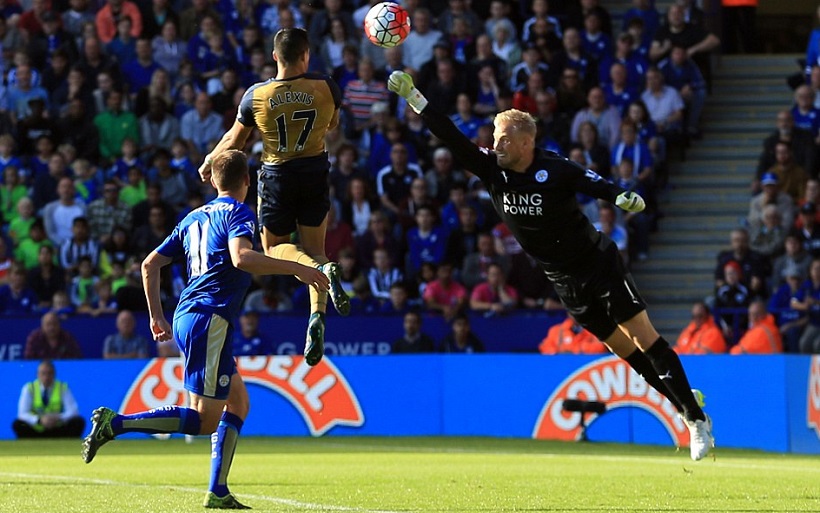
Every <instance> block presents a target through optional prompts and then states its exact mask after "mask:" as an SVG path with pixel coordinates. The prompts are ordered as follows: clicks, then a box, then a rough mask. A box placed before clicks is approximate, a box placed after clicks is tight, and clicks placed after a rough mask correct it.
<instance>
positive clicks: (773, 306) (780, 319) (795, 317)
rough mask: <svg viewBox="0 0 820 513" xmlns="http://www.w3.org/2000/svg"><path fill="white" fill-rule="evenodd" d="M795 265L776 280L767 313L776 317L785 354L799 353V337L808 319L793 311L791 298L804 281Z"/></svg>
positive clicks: (777, 276) (784, 270)
mask: <svg viewBox="0 0 820 513" xmlns="http://www.w3.org/2000/svg"><path fill="white" fill-rule="evenodd" d="M801 273H802V271H801V270H800V269H799V268H798V267H797V266H796V265H789V266H788V267H786V268H784V269H783V270H782V271H781V273H780V274H779V275H776V276H775V277H776V278H778V279H779V280H780V281H782V283H780V284H779V285H778V286H777V287H776V288H775V290H774V293H773V294H772V297H771V298H769V305H768V307H769V311H770V312H774V313H775V315H776V320H777V326H778V327H779V329H780V336H781V337H782V338H783V349H784V351H786V352H787V353H798V352H800V335H802V334H803V329H804V328H805V326H806V323H807V322H808V320H809V318H808V316H807V315H806V314H805V312H801V311H799V310H796V309H794V307H793V306H792V298H793V297H794V296H795V295H797V293H798V292H799V291H800V287H801V285H802V284H803V282H804V281H806V278H805V276H806V275H805V274H801Z"/></svg>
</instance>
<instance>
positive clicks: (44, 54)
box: [28, 11, 79, 87]
mask: <svg viewBox="0 0 820 513" xmlns="http://www.w3.org/2000/svg"><path fill="white" fill-rule="evenodd" d="M42 22H43V33H42V34H41V35H38V36H35V37H32V38H30V40H29V48H28V50H29V55H31V60H32V62H33V63H34V65H35V66H36V67H38V68H40V69H43V67H45V66H46V65H47V64H48V65H51V64H53V63H54V61H55V60H61V61H62V65H63V67H64V68H66V67H67V64H68V62H69V61H72V62H74V61H76V60H77V58H78V57H79V55H78V52H77V47H76V46H75V44H74V38H72V37H71V35H70V34H69V33H68V32H66V31H64V30H63V29H62V28H61V27H60V16H59V14H57V13H56V12H54V11H46V12H44V13H43V16H42ZM51 71H52V68H49V69H48V70H47V71H46V73H49V72H51ZM47 78H52V79H53V78H54V77H53V76H50V77H49V76H48V75H45V76H44V77H43V79H44V80H43V83H44V84H46V86H47V87H51V86H54V85H56V83H55V82H56V81H54V82H51V83H49V81H48V80H46V79H47Z"/></svg>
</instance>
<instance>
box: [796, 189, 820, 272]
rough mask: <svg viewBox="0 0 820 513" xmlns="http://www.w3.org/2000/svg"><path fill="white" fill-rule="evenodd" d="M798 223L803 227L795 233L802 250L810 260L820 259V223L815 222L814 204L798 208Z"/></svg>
mask: <svg viewBox="0 0 820 513" xmlns="http://www.w3.org/2000/svg"><path fill="white" fill-rule="evenodd" d="M799 221H800V222H801V224H802V225H803V227H802V228H799V229H798V230H797V232H796V235H797V236H798V237H799V238H800V243H801V245H802V246H803V249H805V250H806V252H807V253H808V254H809V255H811V257H812V258H814V257H820V223H818V222H817V207H816V206H815V205H814V203H804V204H803V206H802V207H800V215H799Z"/></svg>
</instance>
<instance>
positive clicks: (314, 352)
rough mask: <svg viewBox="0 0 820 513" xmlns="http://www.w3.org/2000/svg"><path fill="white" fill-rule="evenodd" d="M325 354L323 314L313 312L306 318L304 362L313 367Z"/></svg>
mask: <svg viewBox="0 0 820 513" xmlns="http://www.w3.org/2000/svg"><path fill="white" fill-rule="evenodd" d="M324 354H325V314H324V313H323V312H313V313H312V314H310V320H308V329H307V339H306V340H305V362H307V364H308V365H310V366H311V367H313V366H314V365H316V364H317V363H319V362H320V361H322V356H324Z"/></svg>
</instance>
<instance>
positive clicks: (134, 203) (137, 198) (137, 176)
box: [119, 166, 171, 228]
mask: <svg viewBox="0 0 820 513" xmlns="http://www.w3.org/2000/svg"><path fill="white" fill-rule="evenodd" d="M152 185H153V186H154V187H156V189H157V190H158V191H159V185H156V184H152ZM148 191H150V187H146V185H145V178H144V176H143V173H142V169H140V168H139V167H137V166H134V167H132V168H129V169H128V182H126V184H125V185H124V186H123V188H122V189H120V197H119V200H120V201H121V202H122V203H124V204H125V206H127V207H129V208H131V209H132V215H131V219H132V223H133V224H134V226H133V227H134V228H137V223H138V222H145V220H146V218H145V217H140V216H136V215H133V214H134V213H136V211H135V210H134V209H136V207H138V206H139V205H140V204H142V203H145V201H146V198H147V197H148ZM157 197H159V192H158V193H157ZM168 208H171V206H170V205H169V206H168ZM142 213H143V212H140V214H142Z"/></svg>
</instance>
